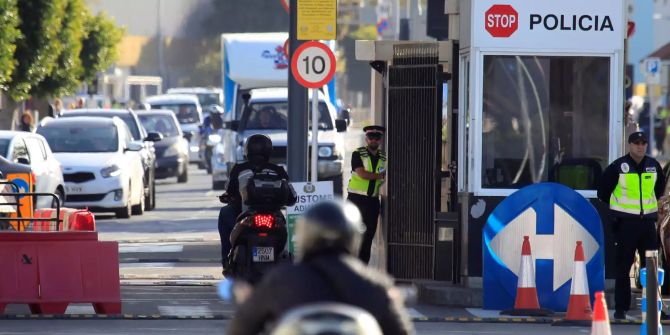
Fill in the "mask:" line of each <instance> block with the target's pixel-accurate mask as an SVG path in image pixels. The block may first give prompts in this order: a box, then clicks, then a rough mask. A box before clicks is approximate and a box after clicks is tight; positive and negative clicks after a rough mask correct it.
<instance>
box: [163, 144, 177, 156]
mask: <svg viewBox="0 0 670 335" xmlns="http://www.w3.org/2000/svg"><path fill="white" fill-rule="evenodd" d="M170 156H179V147H178V146H176V145H171V146H169V147H168V148H167V150H165V153H164V154H163V157H170Z"/></svg>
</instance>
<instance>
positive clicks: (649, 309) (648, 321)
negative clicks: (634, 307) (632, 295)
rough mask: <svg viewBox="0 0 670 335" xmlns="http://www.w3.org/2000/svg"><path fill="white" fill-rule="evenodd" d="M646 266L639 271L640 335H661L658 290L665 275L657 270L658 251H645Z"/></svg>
mask: <svg viewBox="0 0 670 335" xmlns="http://www.w3.org/2000/svg"><path fill="white" fill-rule="evenodd" d="M646 265H647V267H646V268H645V269H641V270H640V279H641V282H642V302H641V309H642V326H641V328H640V335H660V334H663V330H662V328H661V318H660V313H659V310H660V309H661V306H662V303H663V302H662V301H661V297H660V296H659V295H658V288H659V286H660V285H662V284H663V277H664V274H665V273H664V271H663V269H658V251H656V250H647V252H646ZM648 270H649V271H648ZM654 302H655V303H654Z"/></svg>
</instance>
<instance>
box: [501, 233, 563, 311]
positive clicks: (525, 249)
mask: <svg viewBox="0 0 670 335" xmlns="http://www.w3.org/2000/svg"><path fill="white" fill-rule="evenodd" d="M500 314H504V315H515V316H521V315H528V316H546V315H551V314H553V311H551V310H548V309H544V308H540V302H539V300H538V298H537V288H536V287H535V266H533V257H532V256H531V252H530V240H529V238H528V236H524V237H523V244H522V245H521V264H520V269H519V281H518V282H517V288H516V299H515V301H514V309H511V310H506V311H502V312H501V313H500Z"/></svg>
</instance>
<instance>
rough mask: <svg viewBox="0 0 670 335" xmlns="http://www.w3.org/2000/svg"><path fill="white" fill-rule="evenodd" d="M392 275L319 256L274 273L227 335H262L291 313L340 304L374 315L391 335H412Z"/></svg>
mask: <svg viewBox="0 0 670 335" xmlns="http://www.w3.org/2000/svg"><path fill="white" fill-rule="evenodd" d="M394 292H396V290H395V289H393V282H392V280H391V278H389V277H388V276H386V275H384V274H381V273H379V272H377V271H374V270H372V269H370V268H368V267H367V266H366V265H365V264H363V263H362V262H361V261H360V260H358V258H355V257H353V256H349V255H337V254H329V255H320V256H316V257H312V258H311V259H307V260H305V261H303V262H302V263H298V264H293V265H285V266H282V267H278V268H276V269H274V270H273V271H272V272H270V273H269V274H268V275H267V276H266V277H265V278H263V280H262V281H261V283H260V284H259V285H258V287H256V288H255V290H254V292H253V294H252V295H251V297H250V298H249V299H247V301H245V302H244V304H242V305H241V306H240V308H239V309H238V310H237V314H236V315H235V318H233V320H232V321H231V323H230V325H229V327H228V331H227V332H226V334H231V335H244V334H259V333H260V332H262V331H263V330H264V328H265V327H266V326H267V325H268V324H269V323H271V322H274V321H277V319H279V317H281V316H282V314H283V313H284V312H286V311H288V310H289V309H291V308H293V307H297V306H302V305H305V304H309V303H314V302H324V301H332V302H341V303H345V304H349V305H354V306H358V307H360V308H362V309H364V310H367V311H368V312H370V314H372V315H373V316H374V317H375V318H376V319H377V322H378V323H379V326H380V327H381V329H382V331H383V333H384V334H386V335H393V334H413V333H414V330H413V328H412V324H411V322H410V319H409V317H408V315H407V314H406V313H405V310H404V307H403V302H402V299H401V298H400V296H399V295H398V294H394Z"/></svg>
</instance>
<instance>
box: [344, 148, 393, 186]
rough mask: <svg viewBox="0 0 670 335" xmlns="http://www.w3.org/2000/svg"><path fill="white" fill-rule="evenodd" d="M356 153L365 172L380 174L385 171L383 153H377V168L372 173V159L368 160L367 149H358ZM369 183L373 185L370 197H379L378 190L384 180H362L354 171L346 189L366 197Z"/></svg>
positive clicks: (384, 156) (384, 155)
mask: <svg viewBox="0 0 670 335" xmlns="http://www.w3.org/2000/svg"><path fill="white" fill-rule="evenodd" d="M356 151H358V153H359V154H360V155H361V160H363V166H364V168H365V171H368V172H373V173H381V172H382V171H385V170H386V154H385V153H384V152H383V151H381V150H380V151H379V161H378V162H377V167H376V168H375V170H374V171H373V170H372V159H371V158H370V153H369V152H368V149H367V148H366V147H360V148H358V149H356ZM370 183H375V186H374V187H375V188H374V192H373V193H372V195H371V196H372V197H377V196H379V188H380V187H381V186H382V184H383V183H384V180H383V179H376V180H367V179H363V178H362V177H361V176H359V175H358V173H356V171H354V172H352V173H351V180H349V187H347V192H349V193H355V194H360V195H366V196H367V195H368V188H369V187H370Z"/></svg>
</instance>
